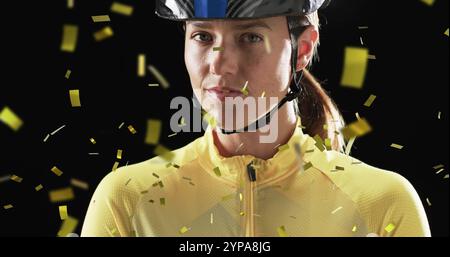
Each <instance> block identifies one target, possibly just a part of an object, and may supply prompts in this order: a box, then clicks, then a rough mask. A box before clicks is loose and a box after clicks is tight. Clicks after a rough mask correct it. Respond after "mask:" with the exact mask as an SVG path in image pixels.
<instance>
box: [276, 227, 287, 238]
mask: <svg viewBox="0 0 450 257" xmlns="http://www.w3.org/2000/svg"><path fill="white" fill-rule="evenodd" d="M277 232H278V236H280V237H287V233H286V228H285V227H284V226H280V227H278V228H277Z"/></svg>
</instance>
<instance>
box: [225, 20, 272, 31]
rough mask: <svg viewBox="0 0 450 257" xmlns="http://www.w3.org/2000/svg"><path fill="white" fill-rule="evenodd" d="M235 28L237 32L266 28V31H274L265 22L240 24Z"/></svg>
mask: <svg viewBox="0 0 450 257" xmlns="http://www.w3.org/2000/svg"><path fill="white" fill-rule="evenodd" d="M233 28H234V29H237V30H247V29H252V28H265V29H269V30H272V28H271V27H270V26H269V25H267V23H265V22H263V21H255V22H251V23H246V24H239V25H235V26H233Z"/></svg>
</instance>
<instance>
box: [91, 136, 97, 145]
mask: <svg viewBox="0 0 450 257" xmlns="http://www.w3.org/2000/svg"><path fill="white" fill-rule="evenodd" d="M89 141H91V143H92V144H93V145H95V144H96V143H97V142H96V141H95V139H94V138H92V137H91V138H90V139H89Z"/></svg>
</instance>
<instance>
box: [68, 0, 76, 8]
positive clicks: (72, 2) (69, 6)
mask: <svg viewBox="0 0 450 257" xmlns="http://www.w3.org/2000/svg"><path fill="white" fill-rule="evenodd" d="M74 1H75V0H67V9H72V8H73V6H74Z"/></svg>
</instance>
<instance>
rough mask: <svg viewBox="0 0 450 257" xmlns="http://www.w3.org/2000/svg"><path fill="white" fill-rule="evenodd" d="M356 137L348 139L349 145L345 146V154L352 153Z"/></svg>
mask: <svg viewBox="0 0 450 257" xmlns="http://www.w3.org/2000/svg"><path fill="white" fill-rule="evenodd" d="M355 140H356V137H352V138H350V140H348V143H347V146H346V147H345V155H350V152H351V150H352V147H353V144H354V143H355Z"/></svg>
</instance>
